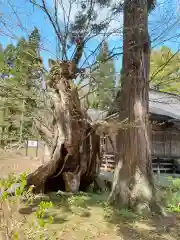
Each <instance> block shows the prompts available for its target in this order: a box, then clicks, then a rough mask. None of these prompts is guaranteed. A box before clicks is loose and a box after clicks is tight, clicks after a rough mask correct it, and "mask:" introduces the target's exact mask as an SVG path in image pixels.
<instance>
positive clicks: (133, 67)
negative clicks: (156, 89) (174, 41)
mask: <svg viewBox="0 0 180 240" xmlns="http://www.w3.org/2000/svg"><path fill="white" fill-rule="evenodd" d="M152 7H154V2H153V1H148V0H130V1H129V0H126V1H125V2H124V30H123V31H124V32H123V67H122V90H121V92H120V93H119V94H118V96H117V99H116V100H115V105H116V107H117V108H116V109H119V116H120V120H121V121H122V120H125V119H127V121H126V126H125V127H124V128H122V129H120V131H119V144H120V146H119V149H120V153H119V161H118V164H117V166H116V170H115V174H114V182H113V187H112V192H111V194H110V197H109V200H110V202H111V203H113V204H118V205H119V206H126V207H128V208H131V209H136V210H142V209H144V208H145V209H147V208H148V209H150V208H151V207H154V206H156V207H157V206H158V205H157V204H156V205H155V204H154V202H155V196H156V189H155V186H154V181H153V175H152V174H153V173H152V165H151V144H150V139H149V131H150V124H149V121H148V111H149V109H148V90H149V67H150V66H149V65H150V39H149V34H148V11H149V10H150V9H151V8H152Z"/></svg>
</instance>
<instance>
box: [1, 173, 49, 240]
mask: <svg viewBox="0 0 180 240" xmlns="http://www.w3.org/2000/svg"><path fill="white" fill-rule="evenodd" d="M26 179H27V174H26V173H23V174H21V175H20V176H18V177H17V176H15V175H14V174H9V176H8V178H7V179H0V188H1V189H2V190H3V192H2V194H1V196H0V204H1V206H0V208H1V209H2V217H1V224H0V230H1V231H3V232H4V233H5V235H6V237H7V238H8V239H15V240H20V239H22V238H23V239H24V237H22V236H25V238H26V239H36V236H37V237H38V239H39V238H40V239H52V238H51V236H49V235H50V234H49V233H48V229H47V228H45V226H46V225H47V224H52V223H53V216H51V214H49V209H50V208H51V207H52V202H45V201H41V202H40V204H39V206H38V209H37V210H36V214H35V219H33V220H32V221H31V222H28V221H27V219H26V218H23V219H22V220H20V219H19V218H17V214H18V213H19V206H20V203H21V199H22V198H23V200H24V201H25V203H26V204H27V205H28V204H32V203H33V200H34V198H35V195H34V194H33V186H31V187H30V188H29V189H28V190H26V185H27V181H26ZM11 188H12V192H14V195H15V196H13V197H12V196H10V195H9V193H8V189H11ZM6 206H7V207H6ZM20 233H21V234H20Z"/></svg>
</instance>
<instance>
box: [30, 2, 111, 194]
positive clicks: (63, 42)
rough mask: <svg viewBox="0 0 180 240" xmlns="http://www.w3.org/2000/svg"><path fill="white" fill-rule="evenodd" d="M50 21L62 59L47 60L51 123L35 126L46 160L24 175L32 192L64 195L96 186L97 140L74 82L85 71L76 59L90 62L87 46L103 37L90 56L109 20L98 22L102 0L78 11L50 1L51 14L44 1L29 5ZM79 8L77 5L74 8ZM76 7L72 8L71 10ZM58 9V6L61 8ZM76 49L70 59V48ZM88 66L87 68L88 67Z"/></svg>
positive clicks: (98, 159) (70, 6) (40, 122)
mask: <svg viewBox="0 0 180 240" xmlns="http://www.w3.org/2000/svg"><path fill="white" fill-rule="evenodd" d="M30 2H31V3H32V4H33V5H36V6H37V7H39V8H40V9H41V10H42V11H43V12H44V13H45V14H46V16H47V17H48V19H49V21H50V23H51V25H52V27H53V29H54V31H55V33H56V36H57V39H58V43H59V45H60V46H61V54H60V55H61V60H59V61H53V60H51V61H49V62H50V67H51V70H50V72H49V77H48V78H49V80H48V87H47V91H48V92H49V96H50V97H51V101H50V103H49V104H50V105H51V113H52V124H50V125H49V126H48V127H47V124H45V121H44V120H45V118H44V119H42V118H41V120H42V121H41V120H40V119H39V118H36V119H35V123H36V126H37V128H38V130H39V133H40V134H41V136H42V138H43V139H44V140H45V141H46V143H47V145H48V146H49V148H50V152H51V154H50V161H48V162H47V163H45V164H44V165H42V166H40V167H39V168H38V169H37V170H36V171H35V172H33V173H31V174H30V175H28V179H27V180H28V181H27V183H28V185H34V186H35V191H36V192H39V191H44V192H46V191H51V190H66V191H71V192H76V191H78V190H79V189H80V190H85V189H86V187H88V186H89V184H90V183H91V182H92V181H94V179H95V178H96V176H97V174H98V169H99V164H100V155H99V147H100V145H99V136H98V135H96V129H95V128H96V127H95V126H94V125H93V124H92V123H91V121H90V119H89V117H88V116H87V114H86V111H84V109H83V107H82V106H81V102H80V97H79V92H78V88H77V85H75V84H74V79H76V78H77V77H82V78H87V77H89V76H88V75H86V72H85V71H84V67H82V66H81V67H80V60H81V59H82V56H83V55H84V56H85V62H87V61H88V57H87V56H86V52H84V51H85V46H86V43H87V42H88V40H90V39H91V38H92V37H94V36H98V35H99V34H102V35H103V36H104V37H103V39H102V42H101V43H100V45H99V46H98V47H97V48H96V49H95V50H94V51H93V52H91V53H90V54H89V57H91V56H92V54H95V53H97V51H98V49H99V48H100V46H101V45H102V43H103V41H104V40H105V39H107V37H108V36H109V35H110V34H109V33H108V25H109V22H110V20H111V18H110V16H108V18H107V19H103V21H101V22H99V23H98V19H97V17H98V15H97V12H96V9H97V8H96V7H97V5H99V4H100V5H101V7H102V6H103V5H104V4H106V2H104V3H100V2H101V1H98V0H97V1H89V0H87V1H84V2H83V3H82V4H81V7H80V8H79V5H78V4H79V1H69V2H68V8H69V11H68V12H67V9H64V6H63V5H62V4H63V3H59V1H54V9H53V10H54V12H52V11H50V9H48V7H47V4H46V1H44V0H41V1H40V3H39V2H38V3H37V2H35V1H31V0H30ZM76 3H77V5H76ZM74 4H75V6H74ZM61 5H62V6H61ZM73 7H78V8H79V11H78V12H77V14H76V16H75V19H74V20H71V10H72V8H73ZM59 11H60V12H61V11H62V14H63V18H64V24H65V26H63V28H62V26H61V24H60V23H59V19H58V14H59ZM71 48H72V49H74V51H71V52H73V54H72V57H70V58H69V56H68V51H69V49H71ZM86 67H87V64H86Z"/></svg>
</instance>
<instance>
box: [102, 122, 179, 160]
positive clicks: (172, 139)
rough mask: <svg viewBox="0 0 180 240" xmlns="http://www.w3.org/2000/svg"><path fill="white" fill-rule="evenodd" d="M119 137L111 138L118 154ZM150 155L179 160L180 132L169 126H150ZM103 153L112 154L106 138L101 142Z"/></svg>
mask: <svg viewBox="0 0 180 240" xmlns="http://www.w3.org/2000/svg"><path fill="white" fill-rule="evenodd" d="M119 138H120V136H119V135H113V136H111V139H112V140H113V145H114V148H115V149H114V150H115V152H116V153H118V152H120V149H119V144H118V142H119V141H118V139H119ZM151 140H152V155H153V156H154V157H168V158H169V157H170V158H171V157H172V158H173V157H179V158H180V130H178V129H177V128H175V127H173V126H171V127H165V126H163V125H162V126H161V125H158V126H157V125H153V126H152V135H151ZM103 143H104V145H103V147H104V151H105V153H113V152H114V150H113V148H112V145H111V143H110V141H109V139H108V138H107V137H105V138H104V141H103Z"/></svg>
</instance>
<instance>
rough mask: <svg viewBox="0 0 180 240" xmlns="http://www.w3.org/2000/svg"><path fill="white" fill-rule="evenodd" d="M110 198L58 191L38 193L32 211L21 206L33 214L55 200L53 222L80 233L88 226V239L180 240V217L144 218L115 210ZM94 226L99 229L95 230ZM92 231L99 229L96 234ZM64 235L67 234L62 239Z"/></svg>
mask: <svg viewBox="0 0 180 240" xmlns="http://www.w3.org/2000/svg"><path fill="white" fill-rule="evenodd" d="M106 199H107V195H98V194H90V193H89V194H88V193H79V194H78V195H74V196H63V195H59V196H57V194H56V193H51V194H48V195H42V196H37V197H36V199H35V200H34V201H33V203H32V204H31V205H30V206H26V207H24V209H25V208H27V209H28V208H30V209H31V210H28V211H24V213H23V212H22V211H21V210H22V209H20V213H21V214H31V213H32V212H35V211H36V210H37V208H38V206H39V204H40V202H41V201H51V202H52V203H53V208H52V209H51V210H50V214H51V216H53V219H54V221H53V224H61V225H63V226H66V234H67V233H68V234H70V233H72V235H73V234H74V233H76V234H77V233H78V232H82V229H85V228H86V229H87V231H89V235H87V238H86V239H112V238H113V239H119V240H137V239H138V240H153V239H155V240H164V239H167V240H178V239H180V216H173V215H170V216H168V217H166V218H160V217H158V216H153V217H151V218H149V219H145V218H140V217H139V216H137V215H135V214H133V213H132V212H129V211H127V210H121V211H120V210H117V209H113V208H112V207H111V206H109V205H108V204H107V201H106ZM94 228H95V229H96V230H93V229H94ZM92 232H96V235H93V234H95V233H92ZM103 232H105V233H106V234H105V233H103ZM102 233H103V234H102ZM63 237H65V235H63V236H62V239H63ZM78 237H79V235H78ZM78 237H75V238H74V239H78ZM60 239H61V238H60Z"/></svg>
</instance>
